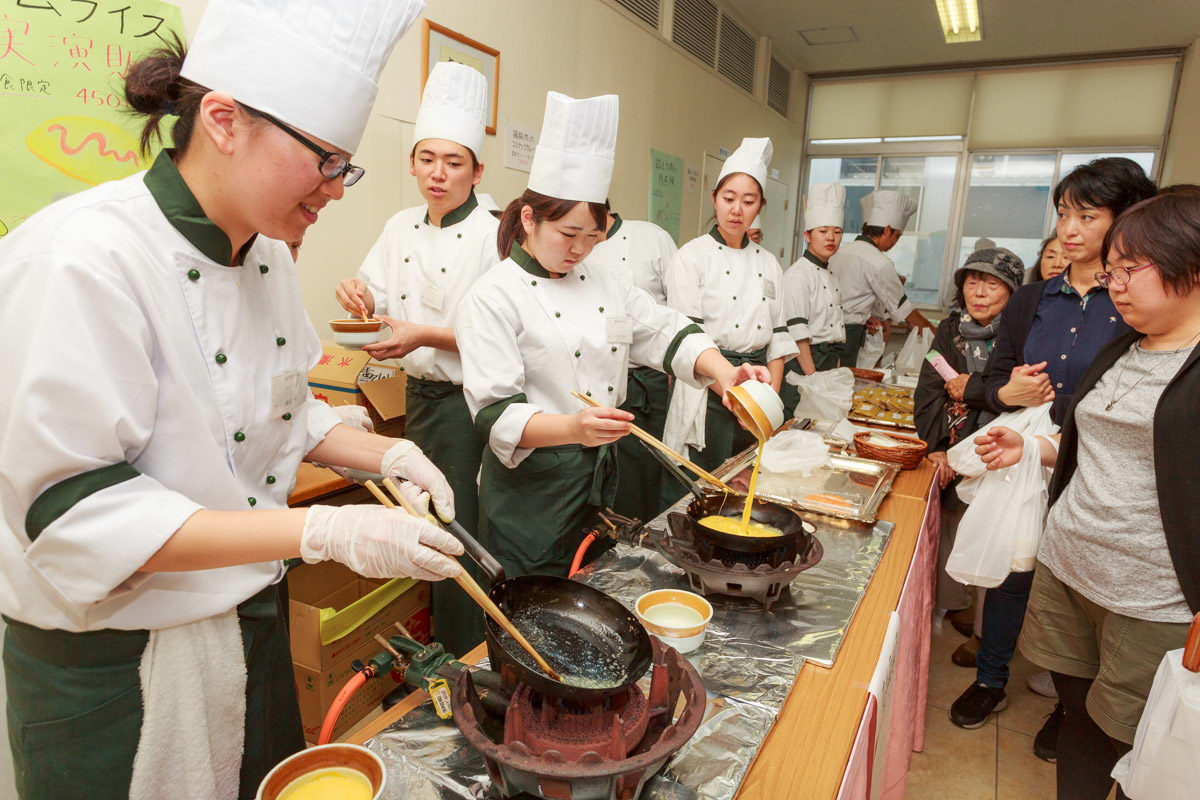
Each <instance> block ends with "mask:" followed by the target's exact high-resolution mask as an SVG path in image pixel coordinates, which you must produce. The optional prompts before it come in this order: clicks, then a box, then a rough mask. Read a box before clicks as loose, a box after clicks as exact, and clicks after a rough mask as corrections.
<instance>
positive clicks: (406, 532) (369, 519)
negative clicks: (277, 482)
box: [300, 506, 463, 581]
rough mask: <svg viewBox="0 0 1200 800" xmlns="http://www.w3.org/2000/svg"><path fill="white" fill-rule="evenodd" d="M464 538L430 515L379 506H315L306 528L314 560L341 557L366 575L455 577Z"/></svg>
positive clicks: (303, 549) (303, 552)
mask: <svg viewBox="0 0 1200 800" xmlns="http://www.w3.org/2000/svg"><path fill="white" fill-rule="evenodd" d="M462 552H463V546H462V543H461V542H459V541H458V540H457V539H455V538H454V537H453V536H451V535H450V534H449V533H447V532H446V531H444V530H442V529H441V528H439V527H437V526H435V525H433V524H432V523H430V522H428V521H427V520H423V519H420V518H419V517H414V516H412V515H411V514H408V513H407V512H404V511H400V510H398V509H390V508H382V507H379V506H312V507H311V508H309V509H308V516H307V518H306V519H305V521H304V531H303V532H302V533H301V534H300V557H301V558H303V559H304V560H305V561H306V562H308V563H309V564H315V563H316V562H318V561H339V562H341V563H343V564H345V565H346V566H347V567H349V568H350V569H352V570H354V571H355V572H357V573H358V574H359V575H362V576H363V577H365V578H395V577H399V576H407V577H410V578H418V579H420V580H426V581H440V580H442V579H443V578H453V577H455V576H457V575H458V573H459V570H460V569H461V568H460V567H459V565H458V562H457V561H455V560H454V559H453V558H451V557H450V556H457V555H462Z"/></svg>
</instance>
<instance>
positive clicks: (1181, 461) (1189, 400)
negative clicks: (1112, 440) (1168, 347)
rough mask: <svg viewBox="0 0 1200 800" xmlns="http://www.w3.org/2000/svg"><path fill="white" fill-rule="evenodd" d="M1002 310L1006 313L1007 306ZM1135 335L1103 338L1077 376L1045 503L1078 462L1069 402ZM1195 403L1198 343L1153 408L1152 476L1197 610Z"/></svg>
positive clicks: (1199, 428) (1178, 567) (1199, 378)
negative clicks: (1103, 340) (1078, 378)
mask: <svg viewBox="0 0 1200 800" xmlns="http://www.w3.org/2000/svg"><path fill="white" fill-rule="evenodd" d="M1005 313H1008V310H1007V309H1005ZM1140 337H1141V334H1140V333H1138V332H1136V331H1133V332H1130V333H1127V334H1125V335H1123V336H1119V337H1117V338H1116V339H1114V340H1112V341H1111V342H1109V343H1108V344H1107V345H1105V346H1104V349H1102V350H1101V351H1100V353H1099V354H1098V355H1097V356H1096V358H1095V360H1094V361H1093V362H1092V365H1091V367H1089V368H1088V370H1087V372H1086V373H1084V375H1083V378H1082V379H1080V382H1079V386H1078V387H1076V389H1075V396H1074V399H1073V401H1072V403H1071V406H1070V408H1069V409H1068V410H1067V415H1066V419H1065V420H1064V421H1063V428H1062V442H1061V444H1060V445H1059V452H1058V463H1057V464H1055V467H1054V477H1053V478H1051V480H1050V489H1049V492H1050V497H1049V503H1050V505H1054V503H1055V501H1056V500H1058V498H1059V497H1061V496H1062V493H1063V490H1064V489H1066V487H1067V484H1068V483H1070V481H1071V476H1072V475H1074V474H1075V468H1076V467H1077V466H1078V462H1077V458H1078V453H1079V431H1078V430H1077V429H1076V427H1075V406H1076V405H1077V404H1078V403H1079V400H1080V399H1081V398H1082V397H1083V396H1084V395H1086V394H1087V393H1088V392H1089V391H1091V390H1092V388H1093V387H1095V385H1096V382H1097V381H1099V380H1100V376H1101V375H1103V374H1104V373H1105V372H1106V371H1108V369H1109V368H1111V367H1112V365H1113V364H1115V363H1116V361H1117V359H1118V358H1120V357H1121V354H1122V353H1124V352H1125V351H1127V350H1128V349H1129V347H1130V345H1132V344H1133V343H1134V342H1135V341H1137V340H1138V338H1140ZM1198 406H1200V346H1197V347H1196V348H1194V349H1193V350H1192V353H1191V355H1190V356H1188V359H1187V361H1186V362H1184V365H1183V367H1182V368H1181V369H1180V370H1179V373H1178V374H1176V375H1175V377H1174V378H1172V379H1171V382H1170V383H1168V384H1167V386H1166V388H1165V389H1164V390H1163V393H1162V396H1161V397H1160V398H1159V400H1158V405H1157V406H1156V407H1155V409H1154V477H1155V483H1156V484H1157V486H1158V507H1159V512H1160V513H1161V514H1162V521H1163V531H1164V532H1165V533H1166V536H1167V550H1169V551H1170V553H1171V563H1172V564H1174V565H1175V574H1176V576H1178V578H1179V585H1180V587H1181V588H1182V589H1183V597H1184V599H1185V600H1187V604H1188V608H1190V609H1191V610H1192V613H1193V614H1194V613H1196V612H1198V611H1200V514H1198V513H1197V511H1196V508H1195V505H1196V502H1197V499H1198V498H1200V470H1197V469H1196V461H1197V455H1198V454H1200V425H1197V424H1196V409H1197V407H1198ZM1090 433H1091V435H1095V433H1094V432H1090Z"/></svg>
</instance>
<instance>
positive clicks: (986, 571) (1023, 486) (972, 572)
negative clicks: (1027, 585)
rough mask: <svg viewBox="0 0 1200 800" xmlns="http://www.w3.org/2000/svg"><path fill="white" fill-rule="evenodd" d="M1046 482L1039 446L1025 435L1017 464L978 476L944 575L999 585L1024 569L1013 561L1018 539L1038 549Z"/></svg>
mask: <svg viewBox="0 0 1200 800" xmlns="http://www.w3.org/2000/svg"><path fill="white" fill-rule="evenodd" d="M1046 496H1047V495H1046V480H1045V477H1044V474H1043V472H1042V456H1041V448H1040V446H1039V445H1038V442H1037V440H1036V439H1034V438H1033V437H1032V436H1028V435H1027V436H1026V437H1025V448H1024V450H1023V451H1022V453H1021V460H1020V462H1018V463H1016V464H1014V465H1012V466H1011V467H1004V468H1003V469H998V470H993V471H991V472H988V473H986V474H985V475H983V476H981V477H980V478H979V484H978V487H977V489H976V492H975V498H974V500H973V501H972V502H971V504H970V505H968V506H967V510H966V511H964V512H963V516H962V519H961V520H960V521H959V523H958V533H957V534H956V535H955V537H954V549H953V550H951V551H950V557H949V558H948V559H947V560H946V573H947V574H948V575H949V576H950V577H952V578H954V579H955V580H956V581H958V582H959V583H965V584H967V585H969V586H983V587H986V588H991V587H993V586H999V585H1000V584H1001V583H1002V582H1003V581H1004V579H1005V578H1007V577H1008V573H1010V572H1027V571H1028V570H1029V569H1031V568H1032V567H1033V564H1032V558H1029V557H1027V560H1028V561H1029V565H1028V566H1027V567H1022V566H1021V564H1022V563H1023V562H1022V561H1019V560H1014V559H1015V557H1016V556H1017V554H1018V553H1019V552H1021V551H1018V543H1019V542H1020V543H1022V549H1023V551H1025V552H1028V551H1029V548H1030V545H1031V543H1032V552H1033V554H1034V555H1036V553H1037V544H1038V541H1039V540H1040V539H1041V535H1042V527H1043V525H1044V524H1045V521H1046Z"/></svg>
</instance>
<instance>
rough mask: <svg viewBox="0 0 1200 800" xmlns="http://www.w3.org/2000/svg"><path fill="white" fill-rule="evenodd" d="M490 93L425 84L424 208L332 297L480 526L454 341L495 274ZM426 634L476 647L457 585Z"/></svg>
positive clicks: (418, 129) (444, 70)
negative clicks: (389, 377)
mask: <svg viewBox="0 0 1200 800" xmlns="http://www.w3.org/2000/svg"><path fill="white" fill-rule="evenodd" d="M486 109H487V81H486V80H484V77H483V75H482V74H480V72H479V70H476V69H472V68H471V67H468V66H465V65H463V64H455V63H453V62H449V61H443V62H440V63H438V64H436V65H434V68H433V69H432V70H431V71H430V73H429V79H428V80H427V81H426V82H425V91H424V93H423V95H422V96H421V108H420V110H419V111H417V121H416V125H415V126H414V129H413V141H414V142H415V144H414V145H413V152H412V154H411V155H410V156H409V159H408V161H409V171H410V172H411V173H412V175H413V176H414V177H416V179H417V186H418V188H419V189H420V190H421V196H422V197H423V198H425V204H424V205H420V206H417V207H415V208H408V209H405V210H403V211H401V212H400V213H398V214H396V215H395V216H394V217H392V218H391V219H390V220H388V223H387V225H385V226H384V229H383V233H382V234H381V235H380V237H379V240H378V241H376V242H375V245H374V246H373V247H372V248H371V251H370V252H369V253H367V258H366V260H365V261H363V265H362V267H361V268H360V269H359V271H358V275H357V277H354V278H347V279H346V280H344V281H342V282H341V283H340V284H339V285H338V288H337V299H338V302H339V303H341V304H342V307H343V308H345V309H346V310H347V311H348V312H350V313H351V314H354V315H358V314H360V313H373V314H374V315H375V316H377V317H379V318H380V319H382V320H383V321H384V322H386V323H387V324H388V326H389V327H390V328H391V329H392V335H391V336H390V337H389V338H388V339H386V340H384V341H382V342H379V343H378V344H369V345H367V346H365V347H363V350H365V351H367V352H368V353H370V354H371V356H372V357H373V358H376V359H385V358H398V359H400V366H401V367H403V369H404V371H405V374H407V375H408V382H407V384H406V388H405V395H406V411H405V423H404V435H405V436H406V437H407V438H409V439H411V440H412V441H414V442H416V443H417V445H419V446H420V447H421V449H422V450H424V451H425V452H426V453H429V454H430V455H431V456H433V457H434V458H436V459H437V463H438V466H439V467H440V468H441V469H442V471H443V472H444V473H445V475H446V479H447V480H448V481H449V482H450V486H451V488H453V489H454V510H455V513H456V514H457V518H458V521H459V522H460V523H461V524H462V525H463V526H464V527H465V528H466V529H467V530H468V531H471V532H474V531H475V529H476V527H477V526H478V524H479V505H478V500H477V490H476V483H475V481H476V478H477V476H478V475H479V460H480V457H481V456H482V455H483V448H484V441H483V440H482V439H481V438H479V436H478V435H477V434H476V433H475V428H474V426H473V425H472V424H471V414H470V412H468V411H467V403H466V400H465V399H464V398H463V391H462V380H463V379H462V362H461V361H460V360H459V356H458V344H457V342H456V341H455V340H454V321H455V319H456V318H457V317H458V305H459V303H460V302H461V301H462V298H463V296H464V295H465V294H466V293H467V290H468V289H470V288H471V286H472V285H474V283H475V281H476V280H477V279H478V278H479V276H481V275H482V274H483V273H484V272H486V271H487V270H489V269H491V268H492V267H493V266H495V265H496V264H498V263H500V259H499V257H497V255H496V228H497V226H498V225H499V223H498V222H497V221H496V218H495V217H493V216H492V215H491V214H490V213H489V212H488V210H487V209H486V208H484V207H483V206H482V205H480V204H479V202H478V201H477V200H476V197H475V192H474V187H475V186H477V185H478V184H479V180H480V178H481V177H482V176H483V164H481V163H479V160H478V156H479V152H480V149H481V147H482V146H483V137H484V133H485V122H484V112H485V110H486ZM432 611H433V630H434V635H435V636H436V637H437V639H438V641H439V642H441V643H442V645H443V646H444V647H445V648H446V650H447V651H449V652H451V653H459V654H462V653H466V652H467V651H468V650H470V649H471V648H472V647H474V646H475V645H477V644H479V643H480V642H481V641H483V614H482V612H481V611H480V610H479V607H478V606H477V605H475V603H474V602H473V601H472V600H471V598H469V597H468V596H467V594H466V593H465V592H464V591H463V590H462V589H461V588H460V587H459V586H458V584H456V583H455V582H454V581H444V582H442V583H436V584H434V586H433V599H432Z"/></svg>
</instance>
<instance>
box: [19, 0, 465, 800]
mask: <svg viewBox="0 0 1200 800" xmlns="http://www.w3.org/2000/svg"><path fill="white" fill-rule="evenodd" d="M422 8H423V4H422V3H420V2H414V1H412V0H405V1H402V2H398V1H397V0H339V2H332V0H287V2H284V0H212V2H210V3H209V4H208V7H207V8H206V10H205V12H204V17H203V19H202V21H201V23H200V25H199V27H198V29H197V31H196V35H195V40H194V42H193V43H192V47H191V49H190V51H188V52H187V54H186V58H185V54H184V49H183V46H182V44H181V43H178V42H176V43H175V45H173V46H168V47H167V48H166V49H164V50H159V51H157V52H156V53H153V54H151V55H150V56H148V57H147V58H146V59H144V60H143V61H141V62H139V63H138V64H135V65H133V66H132V67H131V69H130V70H129V73H128V75H127V77H126V79H125V97H126V99H127V101H128V103H129V105H130V106H131V107H132V108H133V109H134V110H135V111H136V112H137V113H138V114H140V115H142V116H143V117H144V118H145V128H144V131H143V135H142V144H143V147H145V146H146V145H147V144H148V143H149V142H150V141H152V140H153V139H154V138H155V137H156V136H160V135H161V134H160V133H159V125H160V123H161V122H163V121H164V120H166V121H168V122H169V123H170V136H171V141H172V142H173V145H174V147H173V148H172V149H167V150H164V151H163V152H162V153H160V154H159V155H158V157H157V158H156V160H155V161H154V163H153V165H152V166H151V167H150V168H149V170H148V171H144V172H139V173H137V174H135V175H132V176H130V177H128V178H124V179H122V180H117V181H112V182H109V183H105V184H102V185H100V186H96V187H94V188H92V189H88V190H86V191H84V192H81V193H79V194H76V195H74V196H72V197H68V198H66V199H63V200H59V201H58V202H56V203H54V204H52V205H50V206H49V207H47V208H45V209H43V210H41V211H39V212H38V213H37V214H34V215H33V216H32V217H30V218H29V219H28V220H26V221H25V222H24V223H22V224H21V226H20V227H19V228H17V229H16V230H15V231H13V232H12V233H10V234H9V235H8V236H6V237H5V238H4V239H3V240H2V241H0V282H2V283H3V285H4V287H5V291H4V293H3V294H2V295H0V337H2V338H3V341H4V342H5V346H4V347H3V348H0V370H3V373H4V375H5V376H6V378H7V380H9V381H10V384H9V385H10V386H11V387H12V391H9V392H5V393H3V396H2V397H0V612H3V614H4V616H5V619H6V621H7V631H6V635H5V641H4V674H5V683H6V689H7V701H8V723H9V727H8V729H9V742H10V745H11V747H12V751H13V765H14V771H15V777H16V784H17V791H18V794H19V795H20V797H22V798H26V800H31V799H33V798H38V799H40V798H46V799H47V800H50V799H53V800H59V799H60V798H69V797H86V798H134V799H135V800H145V799H149V798H154V799H156V800H157V799H159V798H168V797H188V798H189V799H191V798H203V799H204V800H208V799H209V798H229V797H235V796H239V797H242V798H250V797H253V796H254V794H255V790H256V787H257V786H258V784H259V782H260V781H261V780H262V778H263V776H264V775H265V774H266V773H267V771H268V770H269V769H270V768H271V767H273V766H274V765H275V764H276V763H277V762H278V761H280V760H281V759H283V758H284V757H286V756H288V755H290V754H291V753H293V752H296V751H298V750H300V749H302V748H303V747H304V735H303V730H302V727H301V722H300V714H299V707H298V703H297V697H296V686H295V681H294V678H293V671H292V661H291V653H290V651H289V647H288V639H287V625H286V609H287V592H286V584H285V582H284V580H283V577H284V560H285V559H290V558H295V557H297V556H300V557H302V558H303V559H304V560H305V561H309V562H317V561H324V560H330V559H332V560H336V561H340V562H342V563H343V564H346V565H347V566H349V567H350V568H351V569H353V570H355V571H357V572H359V573H360V574H363V575H366V576H370V577H377V578H385V577H393V576H399V575H409V576H413V577H418V578H424V579H430V580H436V579H439V578H443V577H450V576H454V575H457V573H458V565H457V563H456V562H455V561H454V559H452V558H450V557H449V556H448V555H447V554H458V553H461V552H462V547H461V545H459V544H458V543H457V542H456V541H455V540H454V539H453V538H452V537H450V536H449V535H448V534H446V533H445V532H444V531H442V530H440V529H439V528H437V527H435V526H433V525H432V524H430V523H429V522H427V521H425V520H423V519H417V518H415V517H411V516H408V515H405V514H403V513H402V512H397V511H392V510H389V509H385V508H382V507H380V506H377V505H372V506H370V507H367V506H343V507H339V508H333V507H328V506H313V507H311V508H308V509H289V508H288V507H287V498H288V493H289V491H290V488H291V486H292V484H293V483H294V481H295V475H296V469H297V467H298V466H299V464H300V462H301V460H302V459H313V460H320V461H322V462H325V463H328V464H334V465H339V466H346V467H353V468H356V469H363V470H370V471H374V472H380V473H383V474H385V475H392V476H397V477H406V478H409V479H412V480H413V481H416V482H417V483H418V484H421V485H422V486H424V487H425V488H426V489H428V490H429V491H430V492H431V494H432V496H433V503H434V507H435V508H436V509H438V510H440V511H441V512H442V513H445V514H453V497H452V494H451V492H450V489H449V487H448V486H447V484H446V482H445V479H444V478H443V477H442V475H441V473H440V472H439V471H438V470H437V469H436V468H435V467H434V466H433V465H432V464H431V463H430V462H429V460H428V459H426V458H425V457H424V456H423V455H422V454H421V452H420V450H419V449H418V448H417V447H416V446H415V445H413V444H412V443H411V442H408V441H403V440H398V439H391V438H386V437H383V436H377V435H375V434H371V433H367V432H365V431H360V430H352V429H351V428H349V427H348V426H346V425H343V424H340V422H339V419H338V417H337V415H336V414H334V412H333V411H332V410H331V409H330V408H329V406H327V405H325V404H324V403H322V402H319V401H317V400H314V399H313V397H312V395H311V393H310V392H309V391H308V386H307V373H308V370H309V369H310V368H311V367H312V366H314V365H315V364H316V362H317V360H318V359H319V357H320V354H321V347H320V342H319V340H318V338H317V334H316V332H315V331H314V330H313V328H312V324H311V323H310V322H309V320H308V315H307V314H306V313H305V310H304V307H303V305H302V304H301V299H300V287H299V285H298V283H297V280H296V273H295V265H294V263H293V260H292V257H291V254H290V253H289V252H288V248H287V246H286V245H285V244H284V243H285V242H289V241H297V240H299V239H300V238H302V237H303V235H304V232H305V231H306V230H307V228H308V226H310V225H312V224H313V223H314V222H316V220H317V217H318V214H319V213H320V211H321V210H322V208H323V207H324V206H325V205H326V204H327V203H329V202H330V201H332V200H336V199H338V198H340V197H341V196H342V194H343V193H344V191H345V188H346V185H347V184H351V183H354V182H355V181H357V180H358V179H359V178H361V177H362V175H363V169H362V168H361V167H359V166H356V165H354V164H353V163H352V161H351V158H352V155H353V152H354V151H355V150H356V149H357V147H358V144H359V141H360V139H361V137H362V134H363V129H364V128H365V126H366V122H367V118H368V116H369V114H370V110H371V106H372V104H373V102H374V99H375V94H376V92H377V90H378V82H377V81H378V76H379V74H380V72H381V71H382V69H383V65H384V62H385V61H386V60H387V57H388V55H389V54H390V52H391V50H392V47H393V45H394V43H395V42H396V40H397V39H399V37H400V36H401V35H402V34H403V33H404V31H405V30H407V29H408V27H409V26H410V25H411V24H412V22H413V20H414V19H415V18H416V16H417V15H418V14H419V13H420V11H421V9H422ZM331 30H337V31H338V34H339V35H338V36H337V37H330V35H329V32H330V31H331ZM66 328H69V332H64V331H65V329H66ZM408 489H409V490H410V493H411V494H413V495H414V496H415V495H416V493H415V492H413V491H411V489H412V486H411V485H410V486H409V487H408Z"/></svg>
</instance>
